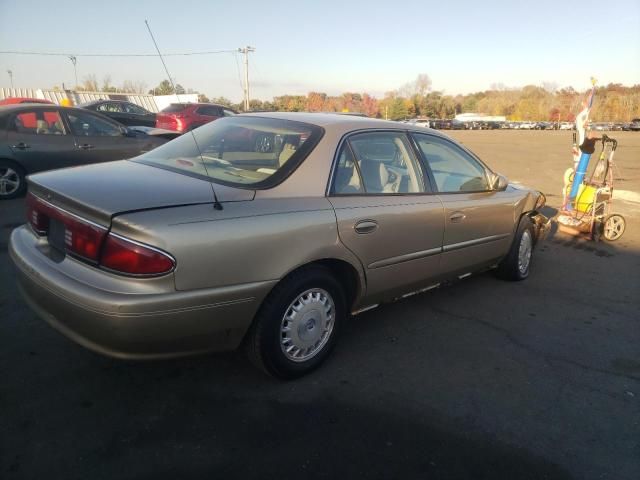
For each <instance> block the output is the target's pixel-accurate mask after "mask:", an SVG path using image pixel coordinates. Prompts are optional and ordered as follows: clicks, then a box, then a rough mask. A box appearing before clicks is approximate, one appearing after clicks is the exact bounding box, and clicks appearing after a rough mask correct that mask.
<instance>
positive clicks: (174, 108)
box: [160, 103, 187, 113]
mask: <svg viewBox="0 0 640 480" xmlns="http://www.w3.org/2000/svg"><path fill="white" fill-rule="evenodd" d="M185 108H187V106H186V105H184V104H181V103H172V104H171V105H169V106H168V107H165V108H163V109H162V110H160V111H161V112H164V113H175V112H181V111H182V110H184V109H185Z"/></svg>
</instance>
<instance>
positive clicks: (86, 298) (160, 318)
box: [9, 226, 275, 359]
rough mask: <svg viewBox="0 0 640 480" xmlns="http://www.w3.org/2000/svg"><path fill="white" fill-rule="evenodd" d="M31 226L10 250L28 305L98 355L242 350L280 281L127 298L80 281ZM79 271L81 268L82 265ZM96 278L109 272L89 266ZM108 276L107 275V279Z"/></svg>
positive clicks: (16, 234) (147, 355)
mask: <svg viewBox="0 0 640 480" xmlns="http://www.w3.org/2000/svg"><path fill="white" fill-rule="evenodd" d="M38 242H39V240H38V239H37V237H36V236H35V235H34V234H33V233H32V232H31V230H30V229H29V228H28V227H26V226H23V227H20V228H18V229H16V230H14V231H13V233H12V234H11V241H10V245H9V253H10V256H11V259H12V260H13V262H14V264H15V265H16V267H17V280H18V284H19V288H20V291H21V293H22V294H23V296H24V299H25V300H26V302H27V303H28V305H29V306H30V307H31V308H32V309H33V310H34V311H35V312H36V313H37V314H38V315H39V316H40V317H41V318H43V319H44V320H45V321H47V322H48V323H49V324H50V325H51V326H53V327H54V328H55V329H56V330H58V331H59V332H61V333H63V334H64V335H66V336H67V337H69V338H70V339H72V340H73V341H75V342H77V343H79V344H80V345H82V346H84V347H86V348H88V349H90V350H93V351H96V352H98V353H101V354H104V355H108V356H112V357H117V358H131V359H147V358H162V357H173V356H181V355H188V354H193V353H199V352H205V351H224V350H232V349H234V348H236V347H237V346H238V345H239V344H240V342H241V341H242V338H243V337H244V334H245V333H246V331H247V329H248V328H249V326H250V324H251V321H252V319H253V317H254V315H255V313H256V311H257V309H258V307H259V305H260V303H261V302H262V300H263V298H264V297H265V296H266V295H267V293H268V292H269V291H270V289H271V287H272V286H273V284H274V283H275V282H257V283H251V284H243V285H237V286H231V287H221V288H215V289H202V290H196V291H189V292H177V291H172V292H166V293H126V292H123V291H122V289H120V290H121V291H119V292H114V291H109V290H105V289H100V288H97V287H95V286H92V282H87V281H86V278H85V279H83V281H79V280H76V279H75V278H74V277H72V276H69V272H68V271H65V270H64V263H65V262H75V261H74V260H70V259H66V260H64V261H63V262H57V263H56V262H54V261H53V260H51V259H50V258H48V257H47V256H46V255H45V254H43V253H42V252H41V251H40V250H39V249H38V248H37V246H38ZM76 268H78V265H77V262H76ZM86 270H89V271H90V274H91V275H105V273H104V272H101V271H99V270H95V271H94V269H92V268H91V267H86ZM107 275H108V274H107Z"/></svg>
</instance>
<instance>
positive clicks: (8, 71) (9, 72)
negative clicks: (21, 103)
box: [7, 70, 13, 89]
mask: <svg viewBox="0 0 640 480" xmlns="http://www.w3.org/2000/svg"><path fill="white" fill-rule="evenodd" d="M7 73H8V74H9V80H10V81H11V88H12V89H13V72H12V71H11V70H7Z"/></svg>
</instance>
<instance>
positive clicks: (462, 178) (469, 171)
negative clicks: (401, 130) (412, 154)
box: [414, 134, 490, 193]
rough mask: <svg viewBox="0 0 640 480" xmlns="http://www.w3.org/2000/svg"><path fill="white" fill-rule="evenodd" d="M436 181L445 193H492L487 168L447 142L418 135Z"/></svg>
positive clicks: (419, 146)
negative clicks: (488, 191) (489, 191)
mask: <svg viewBox="0 0 640 480" xmlns="http://www.w3.org/2000/svg"><path fill="white" fill-rule="evenodd" d="M414 138H415V140H416V143H417V144H418V148H420V150H421V151H422V154H423V155H424V157H425V159H426V161H427V163H428V164H429V167H430V169H431V172H432V173H433V177H434V179H435V182H436V186H437V187H438V191H439V192H442V193H460V192H484V191H487V190H490V188H489V181H488V180H487V174H486V171H485V169H484V167H483V166H482V165H481V164H480V163H479V162H478V161H476V160H475V159H474V158H473V157H471V155H469V154H467V153H466V152H464V151H463V150H462V149H460V148H458V147H456V146H454V145H453V144H451V143H450V142H447V141H446V140H442V139H440V138H436V137H433V136H430V135H420V134H415V135H414Z"/></svg>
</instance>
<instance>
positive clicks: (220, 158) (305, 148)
mask: <svg viewBox="0 0 640 480" xmlns="http://www.w3.org/2000/svg"><path fill="white" fill-rule="evenodd" d="M320 135H321V130H320V129H319V128H318V127H315V126H312V125H308V124H305V123H301V122H290V121H287V120H280V119H270V118H259V117H243V116H241V115H237V116H235V117H229V118H223V119H220V120H216V121H215V122H209V123H207V124H206V125H204V126H202V127H200V128H198V129H196V130H194V131H193V135H182V136H181V137H179V138H176V139H175V140H173V141H171V142H168V143H166V144H164V145H162V146H160V147H158V148H155V149H153V150H151V151H150V152H148V153H145V154H144V155H142V156H140V157H138V159H139V160H140V161H144V162H147V163H151V164H154V165H159V166H162V167H165V168H169V169H171V170H174V171H178V172H181V173H182V172H184V173H187V174H194V175H198V176H204V177H208V178H211V179H213V180H215V181H221V182H223V183H226V184H230V185H251V184H259V183H261V182H264V181H266V180H268V179H269V177H271V176H272V175H276V178H278V176H280V175H279V174H281V171H284V172H287V171H290V169H292V168H294V166H295V165H297V163H298V162H299V161H301V160H302V159H303V158H304V157H305V156H306V155H307V154H308V153H309V151H310V149H311V148H312V146H313V145H315V142H316V141H317V140H318V139H319V137H320ZM194 140H195V141H194Z"/></svg>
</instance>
